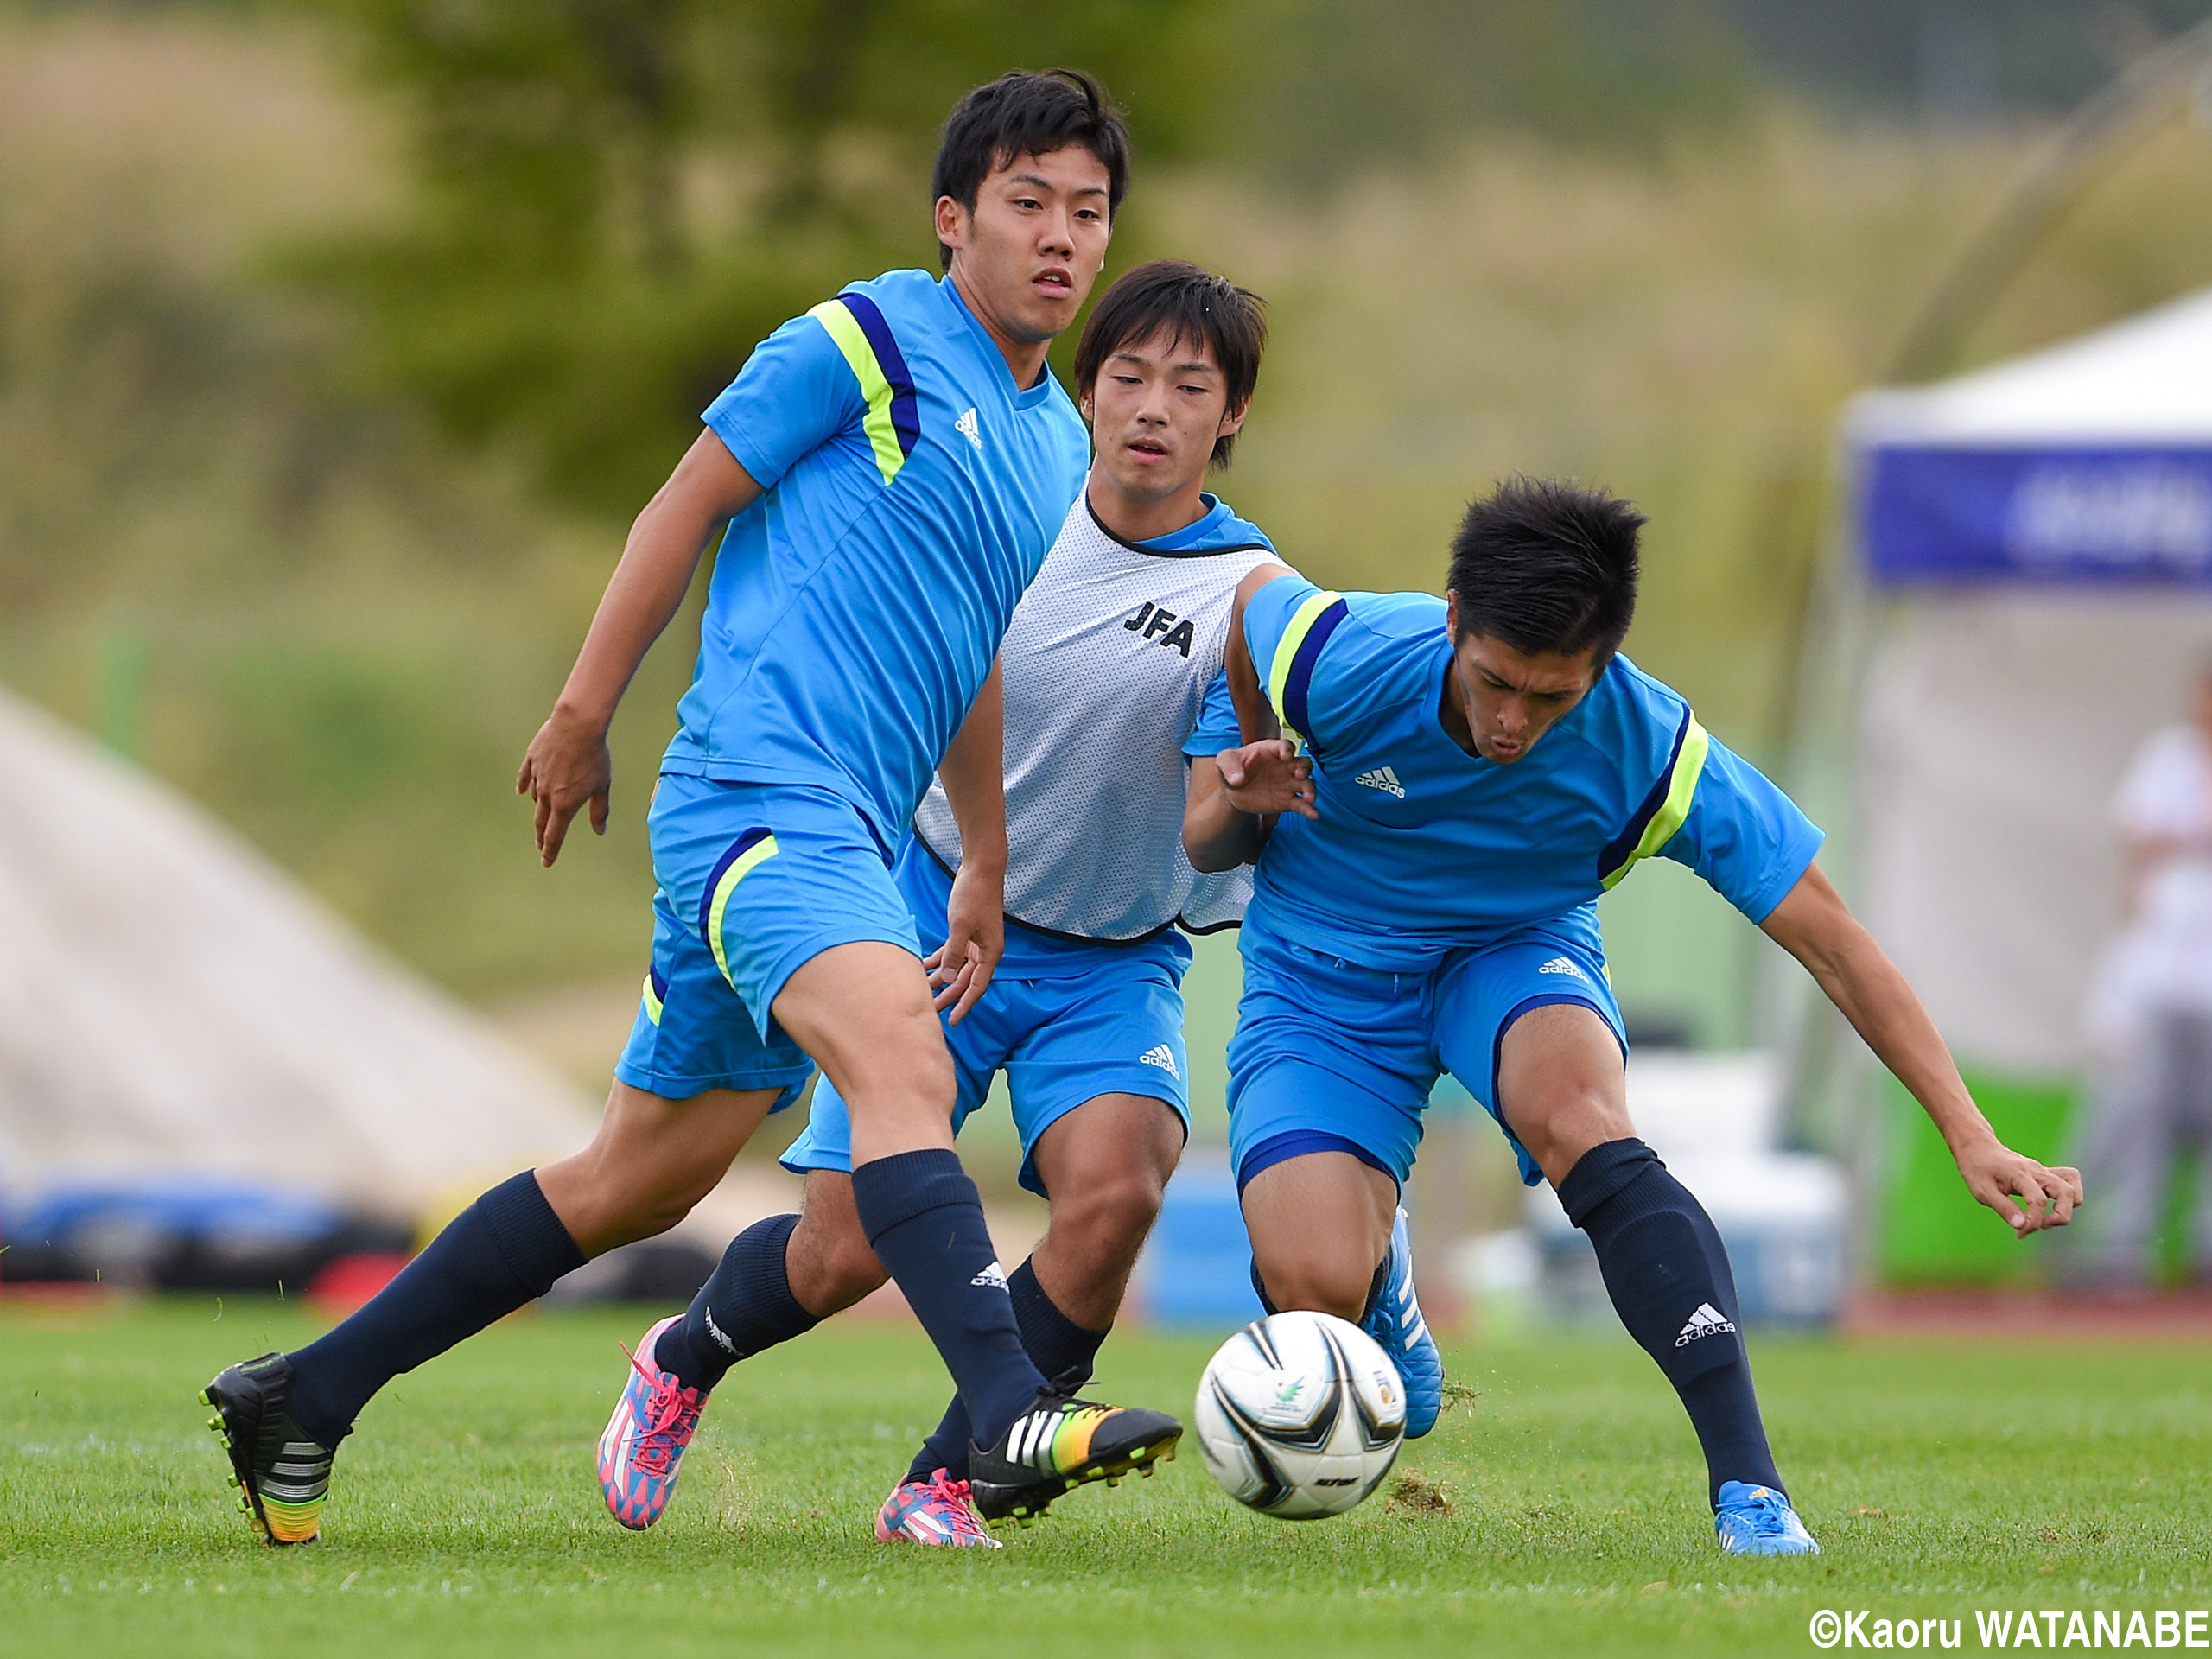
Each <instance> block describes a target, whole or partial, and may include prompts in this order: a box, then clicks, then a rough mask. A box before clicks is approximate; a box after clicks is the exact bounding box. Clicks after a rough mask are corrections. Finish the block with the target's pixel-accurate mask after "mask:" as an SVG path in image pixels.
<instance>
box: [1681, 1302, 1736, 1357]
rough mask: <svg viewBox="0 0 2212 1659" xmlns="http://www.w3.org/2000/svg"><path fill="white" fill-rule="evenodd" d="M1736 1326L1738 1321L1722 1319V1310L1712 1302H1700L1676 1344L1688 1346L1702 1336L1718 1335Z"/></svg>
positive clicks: (1683, 1346)
mask: <svg viewBox="0 0 2212 1659" xmlns="http://www.w3.org/2000/svg"><path fill="white" fill-rule="evenodd" d="M1735 1328H1736V1322H1735V1321H1734V1320H1733V1319H1722V1318H1721V1317H1720V1310H1719V1308H1717V1307H1715V1306H1713V1304H1712V1303H1711V1302H1700V1303H1699V1304H1698V1305H1697V1312H1696V1313H1693V1314H1691V1315H1690V1322H1689V1323H1688V1325H1684V1326H1683V1327H1682V1334H1681V1336H1679V1337H1676V1338H1675V1347H1677V1348H1687V1347H1688V1346H1689V1345H1690V1344H1692V1343H1694V1342H1695V1341H1696V1340H1697V1339H1698V1338H1700V1337H1717V1336H1719V1334H1720V1333H1721V1332H1724V1331H1733V1330H1734V1329H1735Z"/></svg>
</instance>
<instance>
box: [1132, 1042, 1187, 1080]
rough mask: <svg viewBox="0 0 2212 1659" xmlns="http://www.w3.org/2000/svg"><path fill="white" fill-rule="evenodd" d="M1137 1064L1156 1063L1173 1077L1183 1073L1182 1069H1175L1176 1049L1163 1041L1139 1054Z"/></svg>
mask: <svg viewBox="0 0 2212 1659" xmlns="http://www.w3.org/2000/svg"><path fill="white" fill-rule="evenodd" d="M1137 1064H1138V1065H1156V1066H1158V1067H1159V1068H1160V1070H1161V1071H1165V1072H1166V1074H1167V1075H1168V1076H1169V1077H1176V1078H1179V1077H1182V1075H1183V1074H1182V1073H1181V1072H1180V1071H1177V1070H1176V1069H1175V1052H1174V1050H1173V1049H1171V1048H1169V1047H1168V1046H1167V1045H1166V1044H1165V1043H1161V1044H1160V1045H1159V1046H1156V1047H1154V1048H1147V1050H1145V1052H1143V1053H1141V1054H1140V1055H1138V1056H1137Z"/></svg>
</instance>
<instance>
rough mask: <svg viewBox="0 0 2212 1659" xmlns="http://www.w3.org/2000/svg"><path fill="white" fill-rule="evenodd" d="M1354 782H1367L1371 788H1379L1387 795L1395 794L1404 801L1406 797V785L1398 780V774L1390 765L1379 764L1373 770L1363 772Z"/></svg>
mask: <svg viewBox="0 0 2212 1659" xmlns="http://www.w3.org/2000/svg"><path fill="white" fill-rule="evenodd" d="M1352 782H1354V783H1355V784H1365V785H1367V786H1368V788H1370V789H1379V790H1381V791H1383V793H1384V794H1385V795H1395V796H1396V797H1397V798H1399V799H1400V800H1404V799H1405V798H1406V786H1405V785H1403V784H1402V783H1400V782H1399V781H1398V774H1397V773H1396V772H1393V771H1391V770H1390V768H1389V767H1388V766H1377V767H1376V768H1375V770H1374V771H1372V772H1361V773H1360V774H1359V776H1358V777H1357V778H1355V779H1352Z"/></svg>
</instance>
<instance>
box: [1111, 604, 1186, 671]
mask: <svg viewBox="0 0 2212 1659" xmlns="http://www.w3.org/2000/svg"><path fill="white" fill-rule="evenodd" d="M1122 626H1123V627H1125V628H1127V629H1128V631H1129V632H1131V633H1141V634H1142V635H1143V636H1144V637H1145V638H1146V639H1154V640H1157V641H1158V642H1159V643H1160V644H1161V645H1173V646H1174V647H1175V649H1176V650H1178V651H1179V652H1182V653H1183V660H1184V661H1185V662H1188V661H1189V660H1190V658H1191V647H1192V645H1194V644H1196V643H1197V639H1198V636H1197V635H1196V634H1194V633H1193V632H1192V631H1191V619H1190V618H1189V617H1187V616H1185V617H1179V616H1177V615H1176V614H1175V613H1174V612H1173V611H1171V610H1169V609H1168V608H1167V607H1166V606H1165V605H1155V604H1154V603H1153V602H1152V601H1150V600H1147V601H1145V602H1144V608H1143V609H1141V610H1140V611H1139V612H1138V613H1136V614H1135V616H1133V617H1131V618H1130V619H1129V620H1128V621H1126V622H1124V623H1122Z"/></svg>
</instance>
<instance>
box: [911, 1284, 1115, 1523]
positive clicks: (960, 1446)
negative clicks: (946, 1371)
mask: <svg viewBox="0 0 2212 1659" xmlns="http://www.w3.org/2000/svg"><path fill="white" fill-rule="evenodd" d="M1006 1294H1007V1298H1008V1300H1011V1301H1012V1302H1013V1303H1014V1324H1015V1325H1018V1326H1019V1327H1020V1331H1021V1345H1022V1347H1023V1349H1024V1350H1026V1351H1027V1353H1028V1355H1029V1357H1030V1359H1031V1361H1032V1362H1033V1363H1034V1364H1035V1365H1036V1367H1037V1369H1038V1370H1040V1371H1042V1372H1043V1373H1044V1374H1045V1376H1046V1378H1047V1379H1048V1380H1049V1381H1050V1382H1051V1383H1052V1384H1053V1385H1054V1386H1055V1387H1059V1388H1067V1389H1079V1388H1081V1387H1082V1386H1083V1385H1084V1383H1088V1382H1090V1363H1091V1361H1093V1360H1095V1359H1096V1358H1097V1357H1098V1344H1100V1343H1102V1342H1103V1341H1105V1340H1106V1332H1103V1331H1086V1330H1084V1328H1083V1326H1081V1325H1077V1323H1076V1322H1075V1321H1074V1320H1073V1319H1070V1318H1068V1316H1067V1315H1066V1314H1065V1313H1061V1312H1060V1310H1059V1308H1058V1306H1055V1305H1054V1303H1053V1301H1052V1298H1051V1297H1050V1296H1047V1295H1046V1294H1045V1287H1044V1286H1042V1285H1040V1284H1039V1283H1038V1282H1037V1268H1036V1257H1034V1256H1029V1257H1026V1258H1024V1260H1023V1262H1022V1263H1021V1265H1020V1267H1018V1268H1015V1269H1014V1271H1013V1272H1012V1273H1010V1274H1007V1276H1006ZM975 1438H976V1431H975V1427H974V1426H973V1425H972V1424H970V1423H969V1421H968V1408H967V1407H966V1406H964V1405H963V1404H961V1403H960V1396H959V1395H957V1394H956V1395H953V1396H952V1403H951V1404H950V1405H949V1406H947V1407H946V1408H944V1421H943V1422H941V1423H939V1424H938V1426H937V1433H934V1434H932V1435H931V1436H930V1437H929V1439H928V1440H925V1441H924V1442H923V1443H922V1449H921V1451H920V1452H919V1453H918V1455H917V1456H916V1457H915V1459H914V1463H913V1466H912V1468H911V1469H909V1470H907V1471H906V1478H908V1479H909V1480H927V1479H928V1478H930V1476H931V1475H932V1474H933V1473H935V1472H936V1471H938V1470H939V1469H942V1470H944V1471H945V1473H946V1474H947V1475H948V1476H950V1478H952V1479H954V1480H965V1479H967V1478H968V1443H969V1441H970V1440H974V1439H975Z"/></svg>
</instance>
